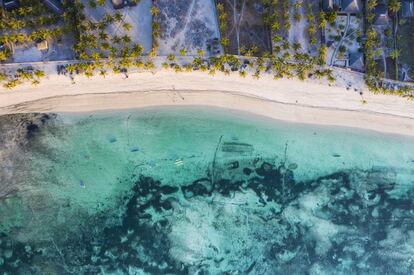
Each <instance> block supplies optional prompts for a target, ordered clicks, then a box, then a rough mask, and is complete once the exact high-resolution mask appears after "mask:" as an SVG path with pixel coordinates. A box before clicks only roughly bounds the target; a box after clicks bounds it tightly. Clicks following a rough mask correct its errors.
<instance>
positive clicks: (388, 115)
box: [0, 71, 414, 136]
mask: <svg viewBox="0 0 414 275" xmlns="http://www.w3.org/2000/svg"><path fill="white" fill-rule="evenodd" d="M355 81H356V82H358V81H361V79H355ZM364 99H365V100H366V101H367V104H363V103H362V97H361V95H360V94H359V93H358V92H355V91H354V90H352V89H350V90H347V89H345V88H344V87H333V86H332V87H330V86H328V85H326V84H323V83H316V82H315V81H304V82H303V81H299V80H294V79H281V80H277V81H275V80H273V79H272V78H271V76H266V75H265V76H262V77H261V79H259V80H255V79H252V78H251V77H247V78H245V79H244V78H240V77H239V76H238V75H231V76H225V75H223V74H220V73H218V74H217V75H215V76H210V75H208V74H206V73H201V72H192V73H174V72H171V71H160V72H157V73H155V74H154V73H151V72H145V73H131V74H130V75H129V78H127V79H123V76H121V75H110V76H107V77H106V78H102V77H98V76H97V77H93V78H92V79H87V78H83V77H77V78H76V84H71V81H70V80H69V79H68V78H66V77H63V76H58V75H52V76H49V79H48V80H44V81H43V82H42V83H41V84H40V85H38V86H36V87H33V86H30V85H27V86H21V87H19V88H18V89H17V90H13V91H5V90H0V114H9V113H25V112H88V111H99V110H111V109H131V108H142V107H152V106H194V105H195V106H197V105H200V106H201V105H202V106H216V107H222V108H228V109H234V110H242V111H246V112H250V113H254V114H258V115H263V116H266V117H270V118H274V119H280V120H285V121H291V122H300V123H313V124H323V125H335V126H346V127H355V128H363V129H370V130H376V131H379V132H386V133H394V134H402V135H410V136H414V102H413V101H409V100H407V99H404V98H400V97H395V96H388V95H375V94H371V93H364Z"/></svg>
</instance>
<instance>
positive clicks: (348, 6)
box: [341, 0, 362, 14]
mask: <svg viewBox="0 0 414 275" xmlns="http://www.w3.org/2000/svg"><path fill="white" fill-rule="evenodd" d="M341 12H342V13H349V14H357V13H361V12H362V2H361V0H341Z"/></svg>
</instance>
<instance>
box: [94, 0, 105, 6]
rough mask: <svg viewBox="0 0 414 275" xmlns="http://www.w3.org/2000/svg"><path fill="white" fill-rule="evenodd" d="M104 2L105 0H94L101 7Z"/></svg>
mask: <svg viewBox="0 0 414 275" xmlns="http://www.w3.org/2000/svg"><path fill="white" fill-rule="evenodd" d="M105 2H106V0H96V3H97V4H98V5H99V6H101V7H102V6H104V5H105Z"/></svg>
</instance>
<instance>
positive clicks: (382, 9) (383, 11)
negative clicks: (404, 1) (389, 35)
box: [374, 4, 390, 26]
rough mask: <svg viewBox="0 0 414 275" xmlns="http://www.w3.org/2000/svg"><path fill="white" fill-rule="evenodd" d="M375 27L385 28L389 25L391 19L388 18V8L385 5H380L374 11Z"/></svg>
mask: <svg viewBox="0 0 414 275" xmlns="http://www.w3.org/2000/svg"><path fill="white" fill-rule="evenodd" d="M374 15H375V19H374V25H377V26H384V25H388V23H389V21H390V18H389V16H388V8H387V5H385V4H378V5H377V6H376V7H375V9H374Z"/></svg>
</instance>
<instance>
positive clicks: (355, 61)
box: [348, 52, 364, 71]
mask: <svg viewBox="0 0 414 275" xmlns="http://www.w3.org/2000/svg"><path fill="white" fill-rule="evenodd" d="M348 67H349V68H351V69H353V70H357V71H361V70H363V69H364V55H363V54H362V53H361V52H351V53H350V54H349V62H348Z"/></svg>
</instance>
